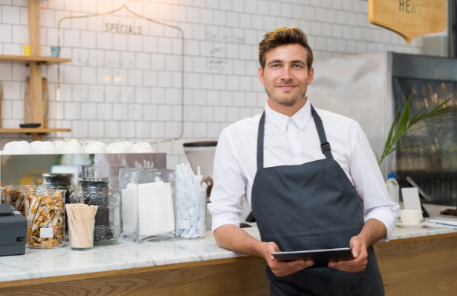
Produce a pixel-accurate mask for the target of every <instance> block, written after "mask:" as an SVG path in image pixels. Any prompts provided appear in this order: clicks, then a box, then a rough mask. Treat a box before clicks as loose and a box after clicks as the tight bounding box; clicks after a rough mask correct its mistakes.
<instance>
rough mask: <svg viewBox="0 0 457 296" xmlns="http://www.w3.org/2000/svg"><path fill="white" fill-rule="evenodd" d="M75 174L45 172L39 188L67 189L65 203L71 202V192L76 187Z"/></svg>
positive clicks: (66, 228) (66, 227)
mask: <svg viewBox="0 0 457 296" xmlns="http://www.w3.org/2000/svg"><path fill="white" fill-rule="evenodd" d="M74 177H75V174H59V173H48V174H43V184H41V185H40V186H38V187H37V189H49V188H51V189H60V190H65V192H66V193H65V204H67V203H70V194H71V193H72V192H73V191H74V190H75V189H76V186H75V183H74V182H73V180H74ZM67 224H68V223H67V221H66V220H65V231H68V225H67Z"/></svg>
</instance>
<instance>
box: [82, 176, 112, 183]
mask: <svg viewBox="0 0 457 296" xmlns="http://www.w3.org/2000/svg"><path fill="white" fill-rule="evenodd" d="M78 182H80V183H89V184H96V183H105V184H107V183H111V178H109V177H84V178H78Z"/></svg>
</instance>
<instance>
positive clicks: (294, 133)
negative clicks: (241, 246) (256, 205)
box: [209, 100, 400, 241]
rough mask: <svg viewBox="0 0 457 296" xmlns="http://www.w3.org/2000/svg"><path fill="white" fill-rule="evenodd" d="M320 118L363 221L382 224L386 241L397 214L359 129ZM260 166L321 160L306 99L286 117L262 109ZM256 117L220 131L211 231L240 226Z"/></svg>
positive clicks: (251, 171)
mask: <svg viewBox="0 0 457 296" xmlns="http://www.w3.org/2000/svg"><path fill="white" fill-rule="evenodd" d="M316 111H317V113H318V114H319V116H320V117H321V118H322V121H323V124H324V129H325V133H326V135H327V141H328V142H329V143H330V146H331V149H332V150H331V151H332V154H333V158H334V159H335V160H336V161H337V162H338V163H339V165H340V166H341V167H342V168H343V170H344V172H345V173H346V175H347V176H348V178H349V180H350V181H351V182H352V184H353V185H354V186H355V187H356V189H357V191H358V192H359V195H360V198H362V200H363V204H364V214H365V221H366V220H368V219H371V218H374V219H377V220H379V221H381V222H382V223H384V225H385V226H386V228H387V236H386V237H385V238H384V239H383V240H382V241H387V240H388V238H389V237H390V235H391V234H392V231H393V229H394V227H395V221H396V220H397V218H398V217H399V214H400V206H399V205H398V204H396V203H394V202H392V201H391V199H390V196H389V194H388V192H387V189H386V185H385V183H384V179H383V178H382V176H381V171H380V169H379V166H378V164H377V162H376V158H375V156H374V153H373V151H372V149H371V147H370V144H369V142H368V139H367V138H366V136H365V134H364V132H363V130H362V128H361V127H360V125H359V124H358V123H357V122H356V121H354V120H352V119H350V118H347V117H344V116H341V115H338V114H335V113H331V112H328V111H325V110H320V109H316ZM265 115H266V122H265V140H264V166H265V167H274V166H281V165H300V164H303V163H306V162H310V161H315V160H318V159H324V158H325V156H324V154H323V153H322V150H321V146H320V141H319V136H318V133H317V130H316V125H315V123H314V119H313V117H312V114H311V105H310V102H309V100H308V101H307V102H306V104H305V106H303V108H301V109H300V110H299V111H298V112H297V113H295V114H294V115H293V116H292V117H289V116H286V115H283V114H280V113H278V112H275V111H273V110H272V109H270V107H269V106H268V104H266V105H265ZM260 116H261V115H256V116H254V117H252V118H246V119H243V120H241V121H238V122H236V123H234V124H232V125H230V126H229V127H227V128H226V129H224V130H223V131H222V133H221V135H220V137H219V142H218V144H217V148H216V155H215V159H214V171H213V179H214V187H213V189H212V192H211V204H210V205H209V210H210V212H211V215H212V217H213V224H212V225H213V227H212V228H213V231H214V230H216V229H217V228H218V227H220V226H222V225H225V224H234V225H238V226H239V225H240V215H241V214H242V213H243V198H246V200H247V202H248V203H249V205H251V193H252V185H253V182H254V178H255V175H256V171H257V134H258V128H259V121H260Z"/></svg>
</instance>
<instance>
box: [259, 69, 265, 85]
mask: <svg viewBox="0 0 457 296" xmlns="http://www.w3.org/2000/svg"><path fill="white" fill-rule="evenodd" d="M259 80H260V83H262V84H265V80H264V79H263V69H262V67H259Z"/></svg>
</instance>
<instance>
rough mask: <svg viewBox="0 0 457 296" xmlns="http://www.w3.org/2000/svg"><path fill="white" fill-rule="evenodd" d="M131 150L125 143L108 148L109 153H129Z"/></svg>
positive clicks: (118, 143)
mask: <svg viewBox="0 0 457 296" xmlns="http://www.w3.org/2000/svg"><path fill="white" fill-rule="evenodd" d="M129 150H130V148H129V147H128V146H127V145H125V144H124V143H123V142H114V143H111V144H109V145H108V146H107V147H106V152H107V153H128V152H129Z"/></svg>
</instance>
